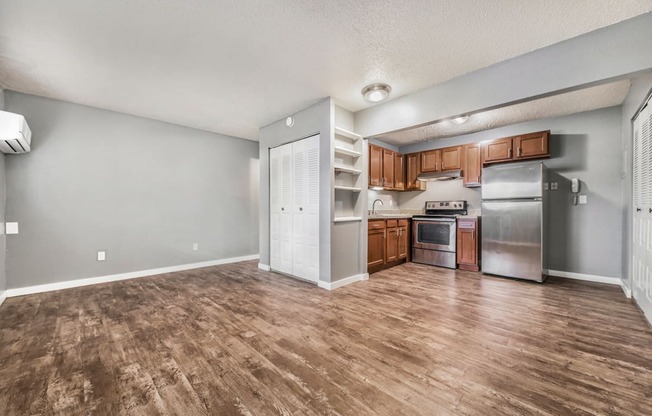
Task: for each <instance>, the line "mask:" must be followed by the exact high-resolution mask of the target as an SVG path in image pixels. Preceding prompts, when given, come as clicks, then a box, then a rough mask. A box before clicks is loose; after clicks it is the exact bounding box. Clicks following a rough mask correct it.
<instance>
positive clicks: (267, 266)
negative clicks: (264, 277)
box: [258, 263, 272, 272]
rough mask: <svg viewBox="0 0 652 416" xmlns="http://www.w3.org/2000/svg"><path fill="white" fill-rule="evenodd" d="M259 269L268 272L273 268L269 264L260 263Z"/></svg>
mask: <svg viewBox="0 0 652 416" xmlns="http://www.w3.org/2000/svg"><path fill="white" fill-rule="evenodd" d="M258 268H259V269H260V270H265V271H266V272H268V271H270V270H272V268H271V267H269V264H263V263H258Z"/></svg>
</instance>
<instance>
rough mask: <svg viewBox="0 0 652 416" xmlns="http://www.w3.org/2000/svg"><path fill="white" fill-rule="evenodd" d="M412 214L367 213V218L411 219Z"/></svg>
mask: <svg viewBox="0 0 652 416" xmlns="http://www.w3.org/2000/svg"><path fill="white" fill-rule="evenodd" d="M412 215H413V214H373V215H371V214H369V220H405V219H408V220H409V219H411V218H412Z"/></svg>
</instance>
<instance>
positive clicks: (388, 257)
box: [385, 220, 398, 263]
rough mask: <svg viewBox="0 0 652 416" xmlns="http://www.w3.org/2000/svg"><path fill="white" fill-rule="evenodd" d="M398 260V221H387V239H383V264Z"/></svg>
mask: <svg viewBox="0 0 652 416" xmlns="http://www.w3.org/2000/svg"><path fill="white" fill-rule="evenodd" d="M396 260H398V221H397V220H387V238H386V239H385V263H390V262H393V261H396Z"/></svg>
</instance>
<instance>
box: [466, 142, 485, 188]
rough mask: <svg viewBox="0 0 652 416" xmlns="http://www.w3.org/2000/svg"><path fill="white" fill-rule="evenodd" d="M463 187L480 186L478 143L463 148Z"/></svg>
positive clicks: (480, 155)
mask: <svg viewBox="0 0 652 416" xmlns="http://www.w3.org/2000/svg"><path fill="white" fill-rule="evenodd" d="M463 152H464V166H463V167H462V176H463V185H464V186H465V187H467V188H475V187H478V186H481V185H482V182H481V176H482V145H480V143H474V144H467V145H466V146H464V150H463Z"/></svg>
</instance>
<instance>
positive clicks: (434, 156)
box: [421, 149, 441, 172]
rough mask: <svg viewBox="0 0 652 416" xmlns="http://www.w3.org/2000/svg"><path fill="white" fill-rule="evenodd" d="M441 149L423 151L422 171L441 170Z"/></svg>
mask: <svg viewBox="0 0 652 416" xmlns="http://www.w3.org/2000/svg"><path fill="white" fill-rule="evenodd" d="M440 161H441V150H439V149H437V150H428V151H425V152H421V172H439V170H440V168H441V166H440Z"/></svg>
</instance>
